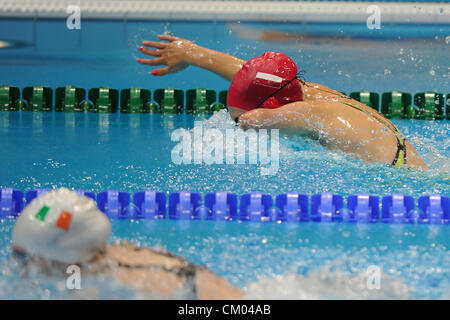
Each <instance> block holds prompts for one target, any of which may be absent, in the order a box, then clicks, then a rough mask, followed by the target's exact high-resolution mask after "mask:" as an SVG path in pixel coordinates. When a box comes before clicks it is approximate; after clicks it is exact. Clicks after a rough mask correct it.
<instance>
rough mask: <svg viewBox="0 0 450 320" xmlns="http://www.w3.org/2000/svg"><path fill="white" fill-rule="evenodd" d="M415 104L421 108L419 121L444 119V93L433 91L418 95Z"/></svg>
mask: <svg viewBox="0 0 450 320" xmlns="http://www.w3.org/2000/svg"><path fill="white" fill-rule="evenodd" d="M414 104H415V105H416V106H417V107H418V108H419V111H418V114H417V116H416V118H417V119H424V120H434V119H438V120H440V119H443V118H444V95H443V94H442V93H436V92H433V91H425V92H419V93H416V94H415V95H414ZM447 114H448V110H447Z"/></svg>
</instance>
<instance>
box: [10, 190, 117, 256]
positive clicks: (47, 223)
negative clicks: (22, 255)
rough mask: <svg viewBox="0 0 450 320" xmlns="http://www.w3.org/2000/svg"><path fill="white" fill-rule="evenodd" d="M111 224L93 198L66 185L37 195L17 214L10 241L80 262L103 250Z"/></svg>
mask: <svg viewBox="0 0 450 320" xmlns="http://www.w3.org/2000/svg"><path fill="white" fill-rule="evenodd" d="M110 234H111V224H110V223H109V220H108V218H107V217H106V216H105V214H104V213H103V212H101V211H100V210H99V209H98V208H97V204H96V203H95V201H94V200H92V199H90V198H87V197H84V196H80V195H78V194H77V193H76V192H75V191H70V190H67V189H65V188H61V189H58V190H53V191H50V192H47V193H45V194H42V195H40V196H39V197H38V198H36V199H34V200H33V201H32V202H31V203H30V204H28V205H27V206H26V207H25V208H24V209H23V211H22V213H21V214H20V215H19V217H18V218H17V221H16V224H15V225H14V229H13V233H12V245H13V247H15V248H17V249H21V250H24V251H25V252H27V253H28V254H32V255H37V256H40V257H43V258H46V259H49V260H54V261H59V262H63V263H82V262H87V261H89V260H91V259H92V258H95V257H96V256H97V255H98V254H99V253H100V252H102V251H104V250H105V248H106V245H107V243H108V240H109V236H110Z"/></svg>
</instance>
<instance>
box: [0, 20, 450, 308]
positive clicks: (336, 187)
mask: <svg viewBox="0 0 450 320" xmlns="http://www.w3.org/2000/svg"><path fill="white" fill-rule="evenodd" d="M0 25H1V27H0V39H2V40H10V41H11V40H16V41H21V42H24V43H29V44H33V45H29V46H21V47H18V48H9V49H3V50H0V64H1V68H0V74H1V78H2V79H3V80H2V81H3V82H6V83H8V84H11V85H16V86H19V87H24V86H27V85H34V84H42V85H48V86H51V87H53V88H55V87H57V86H62V85H66V84H73V85H77V86H81V87H85V88H91V87H99V86H104V85H106V86H110V87H115V88H117V89H122V88H126V87H131V86H140V87H146V88H149V89H151V90H154V89H156V88H163V87H166V86H174V85H176V86H177V87H179V88H181V89H189V88H195V87H204V86H208V87H210V88H212V89H215V90H222V89H226V88H227V83H226V82H225V81H224V80H222V79H220V78H218V77H216V76H214V75H210V74H209V73H207V72H205V71H202V70H197V69H195V68H192V67H191V68H188V69H187V70H186V71H184V72H183V73H180V74H177V75H170V76H167V77H162V78H160V77H158V78H155V77H151V76H150V75H149V74H148V72H149V71H150V69H146V68H145V67H142V66H139V65H137V64H136V63H135V59H136V58H137V57H139V54H138V52H137V50H136V47H137V46H138V44H139V43H140V41H141V40H142V39H150V38H154V37H155V35H156V34H158V33H162V32H171V33H173V34H176V35H179V36H182V37H186V38H190V39H193V40H195V41H197V42H198V43H199V44H201V45H205V46H209V47H212V48H214V49H218V50H223V51H226V52H228V53H231V54H236V55H239V56H240V57H242V58H244V59H248V58H250V57H252V56H254V55H259V54H261V53H262V52H264V51H267V50H279V51H283V52H285V53H286V54H289V55H291V56H292V57H293V58H294V59H295V60H296V61H297V62H298V64H299V66H300V68H301V69H305V70H306V71H307V80H309V81H313V82H319V83H323V84H325V85H328V86H330V87H332V88H336V89H340V90H343V91H347V92H350V91H357V90H360V89H369V90H372V91H377V92H379V93H381V92H384V91H391V90H394V89H397V90H404V91H407V92H411V93H415V92H418V91H424V90H437V91H439V92H443V93H447V92H448V91H449V90H448V89H449V83H448V76H449V74H448V45H449V43H448V41H447V39H448V35H450V27H449V26H439V25H432V26H427V27H423V26H417V27H413V26H408V27H405V26H393V25H392V26H385V27H384V28H383V29H381V30H379V31H373V30H372V31H369V30H367V29H365V28H364V27H363V26H359V25H343V26H335V25H320V24H319V25H291V24H249V23H228V24H227V23H221V22H217V23H210V24H207V23H191V22H190V23H187V22H186V23H184V22H177V23H160V22H139V21H137V22H131V21H128V22H123V21H119V22H117V21H102V22H100V21H86V22H82V30H81V31H69V30H67V29H65V23H64V21H59V20H37V21H34V22H33V21H29V20H2V21H0ZM206 26H207V28H206ZM263 28H265V29H270V30H276V31H279V32H282V33H286V32H290V33H289V34H288V35H289V36H290V37H291V38H290V39H291V40H290V41H273V40H270V41H269V40H267V41H262V40H256V39H259V37H260V36H261V33H260V30H262V29H263ZM301 32H303V33H302V34H300V33H301ZM304 33H306V34H307V35H308V37H307V38H306V39H305V35H304ZM292 37H293V38H292ZM302 37H303V38H302ZM446 37H447V38H446ZM292 39H293V40H292ZM194 121H202V122H203V124H204V125H207V126H210V127H214V128H217V129H219V130H222V131H223V130H226V128H230V127H232V126H233V123H232V122H231V121H230V119H229V115H228V114H227V113H226V112H225V111H221V112H218V113H216V114H214V115H213V116H211V117H194V116H188V115H148V114H147V115H136V114H69V113H27V112H1V113H0V150H1V152H0V164H1V167H0V187H13V188H16V189H21V190H30V189H35V188H56V187H61V186H65V187H68V188H73V189H84V190H90V191H95V192H99V191H104V190H108V189H119V190H123V191H128V192H132V193H134V192H136V191H139V190H143V189H156V190H161V191H164V192H173V191H179V190H191V191H198V192H202V193H206V192H211V191H218V190H228V191H231V192H235V193H238V194H242V193H245V192H250V191H262V192H266V193H271V194H272V195H277V194H279V193H282V192H288V191H298V192H300V193H305V194H308V195H312V194H315V193H319V192H325V191H330V192H336V193H340V194H342V195H350V194H355V193H360V192H370V193H373V194H377V195H380V196H382V195H386V194H392V193H404V194H408V195H413V196H414V197H416V198H417V197H418V196H420V195H425V194H430V193H439V194H443V195H449V189H450V188H449V185H450V184H449V181H450V175H449V172H450V170H449V169H450V161H449V157H450V139H449V138H448V132H449V129H450V123H449V121H447V120H442V121H419V120H394V123H395V124H396V125H398V126H399V128H400V130H401V131H402V132H403V133H404V134H405V135H406V137H407V138H408V139H409V140H410V141H411V143H412V144H413V145H414V146H415V147H416V148H417V150H418V151H419V152H420V153H421V154H422V155H423V157H424V159H425V161H426V162H427V164H428V165H429V166H430V168H431V169H430V170H428V171H423V172H422V171H412V170H408V169H402V168H400V169H396V168H392V167H390V166H387V165H383V164H365V163H362V162H361V161H359V160H355V159H352V158H350V157H349V156H347V155H343V154H340V153H336V152H331V151H328V150H325V149H323V148H322V147H321V146H319V145H318V144H317V143H315V142H312V141H309V140H305V139H301V138H295V137H281V139H280V140H281V141H280V144H281V145H280V167H279V171H278V174H277V175H275V176H261V175H260V167H259V166H258V165H249V164H247V165H205V164H203V165H176V164H174V163H173V162H172V160H171V150H172V149H173V147H174V146H175V144H176V143H175V142H172V141H171V140H170V137H171V134H172V132H173V131H174V130H175V129H177V128H186V129H192V128H193V126H194ZM112 223H113V239H128V240H131V241H133V242H136V243H139V244H141V245H148V246H152V247H153V246H162V247H164V248H167V249H169V250H171V251H173V252H174V253H176V254H180V255H182V256H183V257H185V258H187V259H189V260H190V261H192V262H194V263H201V264H206V265H207V266H208V267H209V268H211V269H212V270H213V271H214V272H216V273H217V274H219V275H221V276H224V277H226V278H227V279H228V280H229V281H231V282H232V283H233V284H235V285H238V286H241V287H243V288H246V297H249V298H359V297H360V298H447V299H448V298H449V297H450V296H449V294H450V284H449V279H450V253H449V246H450V243H449V235H450V233H449V228H448V226H426V225H386V224H381V223H380V224H376V225H351V224H316V223H302V224H277V223H270V224H252V223H239V222H231V223H216V222H211V221H192V222H181V221H122V220H120V221H113V222H112ZM12 226H13V221H11V220H9V219H5V220H3V221H2V222H1V223H0V229H1V230H2V236H1V237H0V263H1V265H2V268H1V269H0V270H1V271H0V272H1V276H0V284H1V285H0V288H1V289H0V298H24V297H31V298H55V299H57V298H67V297H72V296H73V293H71V292H68V291H67V290H65V287H64V281H62V282H61V281H59V282H56V283H55V282H54V281H50V280H49V279H47V278H45V277H42V276H39V275H35V276H31V277H29V278H27V279H22V278H20V276H19V275H18V272H17V268H18V267H17V266H15V265H14V264H13V263H11V262H9V255H10V248H9V244H10V233H11V230H12ZM113 239H112V240H113ZM370 266H376V267H379V268H380V270H381V271H382V277H381V287H380V289H379V290H369V289H368V288H367V285H366V281H367V279H368V268H369V269H370ZM83 281H84V280H83ZM83 283H84V285H83V288H84V290H82V292H81V293H78V294H79V295H81V296H83V297H90V296H92V295H96V296H98V297H100V298H112V297H119V298H139V297H141V296H140V295H139V294H137V293H135V292H132V291H130V290H128V289H126V288H124V287H123V286H121V285H118V284H116V283H113V282H111V281H110V280H109V279H86V281H85V282H83ZM94 287H95V290H94V289H92V288H94Z"/></svg>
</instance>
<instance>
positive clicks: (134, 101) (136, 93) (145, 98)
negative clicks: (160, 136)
mask: <svg viewBox="0 0 450 320" xmlns="http://www.w3.org/2000/svg"><path fill="white" fill-rule="evenodd" d="M150 99H151V93H150V90H147V89H141V88H129V89H123V90H122V91H120V112H123V113H149V112H154V111H152V110H150V109H151V108H155V106H153V105H154V103H153V105H152V106H150V104H151V103H152V102H150Z"/></svg>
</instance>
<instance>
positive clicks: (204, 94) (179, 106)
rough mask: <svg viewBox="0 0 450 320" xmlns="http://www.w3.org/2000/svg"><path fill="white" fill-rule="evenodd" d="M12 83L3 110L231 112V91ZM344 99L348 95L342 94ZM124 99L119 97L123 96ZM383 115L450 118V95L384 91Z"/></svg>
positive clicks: (372, 95) (367, 99)
mask: <svg viewBox="0 0 450 320" xmlns="http://www.w3.org/2000/svg"><path fill="white" fill-rule="evenodd" d="M20 91H21V89H20V88H18V87H14V86H10V85H0V111H16V110H17V111H21V110H25V111H52V109H53V106H54V107H55V111H58V112H85V111H90V112H98V113H113V112H117V111H118V110H119V98H120V112H122V113H167V114H182V113H183V112H184V104H185V101H184V99H185V98H186V114H193V115H200V114H204V115H208V114H211V113H213V112H216V111H220V110H222V109H225V110H226V109H227V94H228V91H227V90H222V91H219V92H218V94H216V91H215V90H211V89H205V88H195V89H189V90H187V91H186V97H185V93H184V92H183V90H180V89H175V88H171V87H169V88H164V89H157V90H155V91H154V93H153V100H154V102H152V101H151V98H152V95H151V91H150V90H149V89H144V88H137V87H133V88H126V89H122V90H121V91H120V93H119V90H117V89H112V88H108V87H99V88H91V89H90V90H89V91H88V94H87V97H86V91H87V90H86V89H84V88H80V87H76V86H71V85H67V86H65V87H58V88H56V89H55V101H54V104H53V89H52V88H49V87H45V86H29V87H25V88H23V90H22V96H21V92H20ZM339 92H340V93H342V94H344V95H345V92H343V91H339ZM119 96H120V97H119ZM349 96H350V97H351V98H353V99H356V100H358V101H360V102H362V103H364V104H366V105H368V106H370V107H371V108H373V109H375V110H377V111H378V109H379V107H380V106H379V105H380V101H379V94H378V93H376V92H371V91H367V90H366V91H355V92H352V93H350V95H349ZM380 112H381V113H382V114H383V115H384V116H385V117H387V118H398V119H400V118H409V119H425V120H440V119H445V118H447V119H449V120H450V94H447V95H444V94H442V93H437V92H434V91H424V92H419V93H416V94H415V95H414V97H412V95H411V94H410V93H407V92H402V91H396V90H394V91H390V92H384V93H383V94H382V95H381V107H380Z"/></svg>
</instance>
